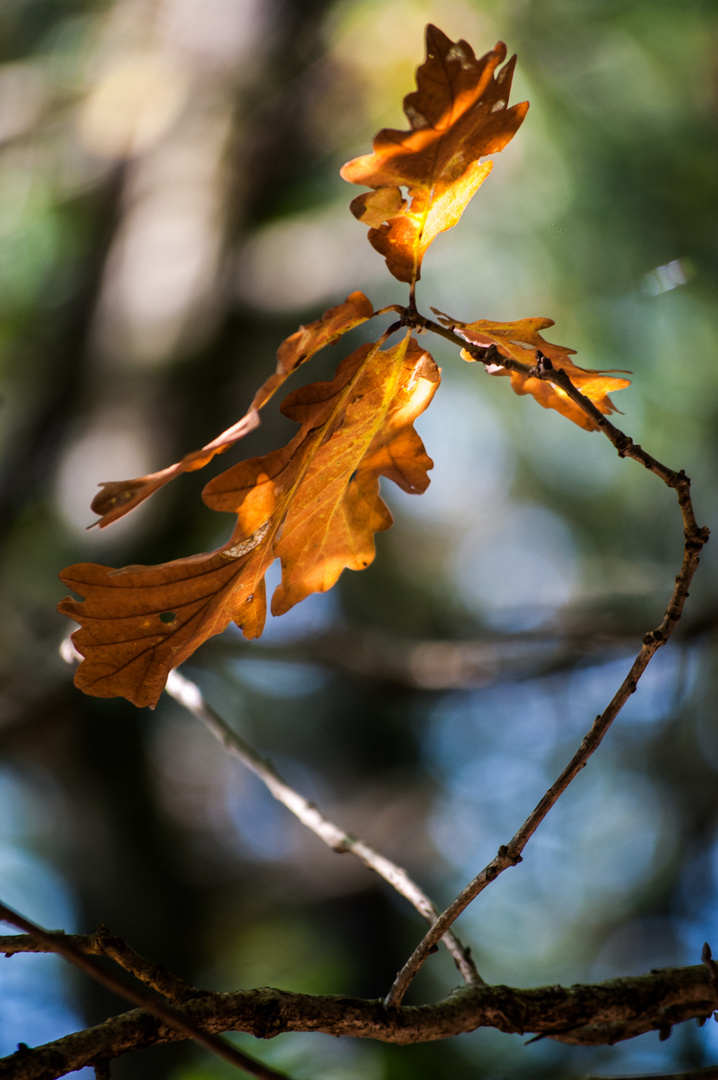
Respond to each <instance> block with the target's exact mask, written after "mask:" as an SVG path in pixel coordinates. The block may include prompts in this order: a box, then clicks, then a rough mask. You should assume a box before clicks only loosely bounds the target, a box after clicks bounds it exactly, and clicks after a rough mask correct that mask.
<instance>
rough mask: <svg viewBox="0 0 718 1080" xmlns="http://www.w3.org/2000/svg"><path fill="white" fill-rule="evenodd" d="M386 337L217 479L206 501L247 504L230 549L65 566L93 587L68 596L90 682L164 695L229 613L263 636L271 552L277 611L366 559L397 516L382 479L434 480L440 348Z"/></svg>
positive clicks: (420, 483) (415, 487) (83, 674)
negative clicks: (431, 417) (282, 429)
mask: <svg viewBox="0 0 718 1080" xmlns="http://www.w3.org/2000/svg"><path fill="white" fill-rule="evenodd" d="M380 345H381V342H378V343H376V344H373V345H372V344H367V345H363V346H361V347H360V348H359V349H357V350H356V352H354V353H352V355H351V356H348V357H347V358H346V359H345V360H343V361H342V363H341V364H340V365H339V367H338V369H337V373H336V375H335V377H334V379H333V380H332V381H331V382H320V383H313V384H312V385H310V386H307V387H303V388H301V389H299V390H296V391H294V393H292V394H290V395H289V396H288V397H287V398H286V400H285V401H284V403H283V405H282V411H283V412H284V413H285V414H286V415H287V416H288V417H290V418H291V419H292V420H296V421H297V422H298V423H299V424H301V428H300V430H299V432H298V433H297V435H296V436H295V437H294V439H292V441H291V442H290V443H289V444H288V445H287V446H285V447H282V448H281V449H279V450H275V451H272V452H271V453H270V454H265V455H264V456H262V457H257V458H252V459H250V460H248V461H243V462H240V463H239V464H238V465H235V466H234V467H233V468H231V469H229V470H227V472H225V473H223V474H222V475H221V476H218V477H216V478H215V479H214V480H211V481H210V482H209V484H207V486H206V487H205V489H204V492H203V498H204V500H205V502H206V503H207V505H208V506H210V507H211V508H212V509H214V510H218V511H230V512H232V513H235V514H236V515H237V525H236V528H235V530H234V532H233V534H232V537H231V539H230V540H229V541H228V543H227V544H225V545H224V546H223V547H222V548H220V549H218V550H217V551H215V552H212V553H210V554H206V555H195V556H191V557H189V558H186V559H177V560H175V561H174V562H170V563H164V564H162V565H160V566H145V567H143V566H131V567H126V568H124V569H122V570H113V569H111V568H109V567H104V566H96V565H95V564H93V563H81V564H79V565H77V566H71V567H69V568H68V569H67V570H65V571H64V572H63V573H62V574H61V575H60V576H61V578H62V580H63V581H64V582H65V584H66V585H68V586H69V587H70V588H72V589H73V590H75V591H76V592H78V593H79V594H80V595H82V596H84V597H85V598H86V599H85V600H84V601H78V600H73V599H71V598H67V599H66V600H64V601H63V602H62V603H61V605H60V611H62V613H63V614H65V615H68V616H69V617H70V618H72V619H75V620H76V621H77V622H79V623H81V627H82V628H81V629H80V630H78V631H76V632H75V633H74V634H73V641H74V643H75V646H76V647H77V649H78V651H79V652H80V653H81V654H82V655H83V656H84V657H85V659H84V660H83V662H82V664H81V665H80V667H79V668H78V670H77V673H76V676H75V682H76V685H77V686H78V687H79V688H80V689H81V690H84V691H85V693H88V694H92V695H94V696H97V697H116V696H122V697H126V698H128V700H130V701H132V702H133V703H134V704H135V705H138V706H142V705H154V704H155V703H156V702H157V699H158V698H159V695H160V693H161V692H162V688H163V687H164V684H165V681H166V679H167V675H168V673H169V671H170V670H171V669H172V668H173V667H177V665H178V664H180V663H182V662H183V661H184V660H186V659H187V658H188V657H189V656H190V655H191V654H192V653H193V652H194V650H195V649H196V648H197V647H198V646H199V645H200V644H202V642H203V641H206V640H207V638H209V637H211V636H212V635H214V634H218V633H220V632H221V631H222V630H224V628H225V627H226V626H227V625H228V623H229V622H231V621H232V620H234V621H235V622H236V623H237V624H238V625H240V626H241V627H242V630H243V632H244V635H245V637H248V638H253V637H258V636H259V635H260V634H261V633H262V630H263V628H264V620H265V614H266V601H265V589H264V575H265V574H266V571H267V569H268V568H269V566H270V565H271V564H272V562H273V561H274V559H275V558H279V559H280V560H281V564H282V581H281V584H280V585H279V586H278V588H277V590H276V591H275V593H274V597H273V600H272V611H273V613H274V614H277V615H278V614H282V613H283V612H286V611H288V610H289V608H291V607H292V606H293V605H294V604H297V603H299V601H300V600H303V599H304V598H305V597H306V596H308V595H309V594H310V593H313V592H324V591H326V590H327V589H330V588H331V587H332V585H334V583H335V582H336V580H337V578H338V577H339V575H340V574H341V572H342V570H344V569H346V568H348V569H352V570H360V569H363V568H364V567H366V566H368V565H369V563H370V562H371V561H372V560H373V558H374V554H375V548H374V533H376V532H378V531H381V530H383V529H388V528H389V526H390V525H391V521H392V518H391V514H390V513H389V511H388V509H387V507H386V506H385V504H384V502H383V501H382V499H381V498H380V495H379V477H380V476H386V477H388V478H389V479H391V480H393V481H394V482H395V483H397V484H399V486H400V487H402V488H403V489H404V490H405V491H409V492H417V493H418V492H422V491H424V490H425V489H426V487H427V485H428V483H429V478H428V475H427V472H428V470H429V469H431V468H432V462H431V459H430V458H429V457H428V456H427V454H426V452H425V450H424V447H423V444H422V442H421V439H420V438H419V436H418V435H417V434H416V432H415V431H414V429H413V426H412V425H413V422H414V420H415V419H416V417H417V416H419V415H420V413H422V412H423V411H424V409H425V408H426V407H427V405H428V404H429V402H430V401H431V398H432V397H433V395H434V392H435V390H436V388H437V386H438V382H439V370H438V368H437V367H436V365H435V363H434V361H433V359H432V358H431V356H429V354H428V353H426V352H424V350H423V349H421V348H420V346H419V345H418V343H417V342H416V341H415V340H414V339H413V338H411V337H410V336H409V335H407V336H406V337H405V338H404V339H403V341H401V342H399V344H397V345H395V346H394V347H393V348H391V349H388V350H386V351H385V352H384V351H382V350H381V348H380Z"/></svg>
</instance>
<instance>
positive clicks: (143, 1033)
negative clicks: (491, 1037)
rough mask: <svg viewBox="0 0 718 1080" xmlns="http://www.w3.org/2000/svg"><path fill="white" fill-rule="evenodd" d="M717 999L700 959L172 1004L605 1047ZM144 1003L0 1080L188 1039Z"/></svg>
mask: <svg viewBox="0 0 718 1080" xmlns="http://www.w3.org/2000/svg"><path fill="white" fill-rule="evenodd" d="M717 1005H718V993H717V992H716V987H715V985H714V983H713V980H712V977H711V973H710V971H709V970H708V968H707V967H706V966H705V965H704V964H701V965H696V966H694V967H685V968H667V969H665V970H662V971H655V972H651V973H650V974H648V975H641V976H637V977H632V978H625V979H611V980H609V981H607V982H603V983H598V984H596V985H592V986H581V985H579V986H571V987H566V988H564V987H560V986H547V987H539V988H537V989H531V990H519V989H512V988H511V987H508V986H473V987H461V988H460V989H458V990H456V991H454V993H453V994H451V995H450V996H449V997H448V998H445V999H444V1000H443V1001H441V1002H438V1003H437V1004H434V1005H418V1006H416V1005H410V1006H400V1007H398V1008H395V1009H387V1008H386V1007H385V1006H384V1005H383V1003H382V1002H381V1001H365V1000H361V999H358V998H351V997H342V996H337V995H310V994H294V993H288V992H286V991H282V990H272V989H267V988H261V989H258V990H242V991H237V992H235V993H230V994H204V995H203V996H202V997H201V998H197V999H193V1000H191V1001H190V1002H188V1003H187V1004H186V1005H184V1006H182V1007H181V1009H178V1012H181V1013H182V1014H183V1015H184V1016H186V1017H187V1019H188V1020H189V1021H191V1023H192V1024H193V1025H196V1026H198V1027H201V1028H203V1029H204V1030H205V1031H208V1032H214V1033H218V1032H224V1031H242V1032H247V1033H249V1034H251V1035H254V1036H256V1037H257V1038H261V1039H268V1038H273V1037H274V1036H275V1035H279V1034H282V1033H284V1032H289V1031H317V1032H326V1033H328V1034H330V1035H350V1036H353V1037H355V1038H368V1039H378V1040H381V1041H383V1042H392V1043H399V1044H406V1043H418V1042H428V1041H432V1040H437V1039H447V1038H451V1037H452V1036H454V1035H459V1034H462V1033H465V1032H470V1031H475V1030H476V1029H477V1028H481V1027H492V1028H497V1029H498V1030H500V1031H504V1032H507V1033H512V1034H521V1035H525V1034H527V1033H529V1032H531V1033H535V1034H539V1035H545V1036H548V1037H550V1038H553V1039H558V1040H560V1041H562V1042H566V1043H572V1044H579V1045H606V1044H612V1043H615V1042H619V1041H621V1040H623V1039H631V1038H634V1037H635V1036H637V1035H641V1034H643V1033H645V1032H647V1031H654V1030H658V1031H663V1032H665V1031H667V1030H668V1029H669V1028H670V1027H671V1026H672V1025H674V1024H678V1023H681V1022H683V1021H685V1020H689V1019H691V1018H696V1019H698V1020H703V1019H704V1018H705V1017H707V1016H710V1015H711V1014H712V1012H713V1010H714V1009H715V1008H716V1006H717ZM184 1037H185V1036H183V1035H182V1034H180V1033H179V1032H178V1031H177V1030H175V1029H173V1028H170V1027H168V1026H167V1025H166V1024H164V1023H163V1022H162V1021H160V1020H158V1019H157V1017H155V1016H152V1015H151V1014H149V1013H148V1012H147V1011H145V1010H143V1009H133V1010H132V1011H130V1012H126V1013H123V1014H122V1015H120V1016H115V1017H113V1018H111V1019H109V1020H106V1021H105V1022H104V1023H102V1024H98V1025H97V1026H96V1027H93V1028H89V1029H87V1030H86V1031H80V1032H77V1033H75V1034H73V1035H67V1036H65V1037H64V1038H62V1039H58V1040H57V1041H56V1042H52V1043H48V1044H46V1045H45V1046H41V1047H37V1048H35V1049H21V1050H19V1051H18V1052H17V1053H15V1054H12V1055H11V1056H10V1057H7V1058H4V1059H2V1060H0V1080H11V1078H12V1080H55V1078H56V1077H60V1076H64V1075H65V1074H66V1073H68V1072H70V1071H71V1070H73V1069H80V1068H82V1067H83V1066H86V1065H93V1064H94V1063H95V1062H96V1061H106V1060H109V1059H111V1058H115V1057H119V1056H120V1055H122V1054H125V1053H128V1052H129V1051H133V1050H140V1049H144V1048H146V1047H149V1046H154V1045H156V1044H158V1043H166V1042H172V1041H176V1040H179V1039H182V1038H184Z"/></svg>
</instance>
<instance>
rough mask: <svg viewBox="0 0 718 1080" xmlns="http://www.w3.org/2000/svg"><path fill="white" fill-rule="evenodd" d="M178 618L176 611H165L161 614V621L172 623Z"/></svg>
mask: <svg viewBox="0 0 718 1080" xmlns="http://www.w3.org/2000/svg"><path fill="white" fill-rule="evenodd" d="M176 618H177V616H176V615H175V613H174V611H163V612H162V614H161V615H160V622H163V623H171V622H174V621H175V619H176Z"/></svg>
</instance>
